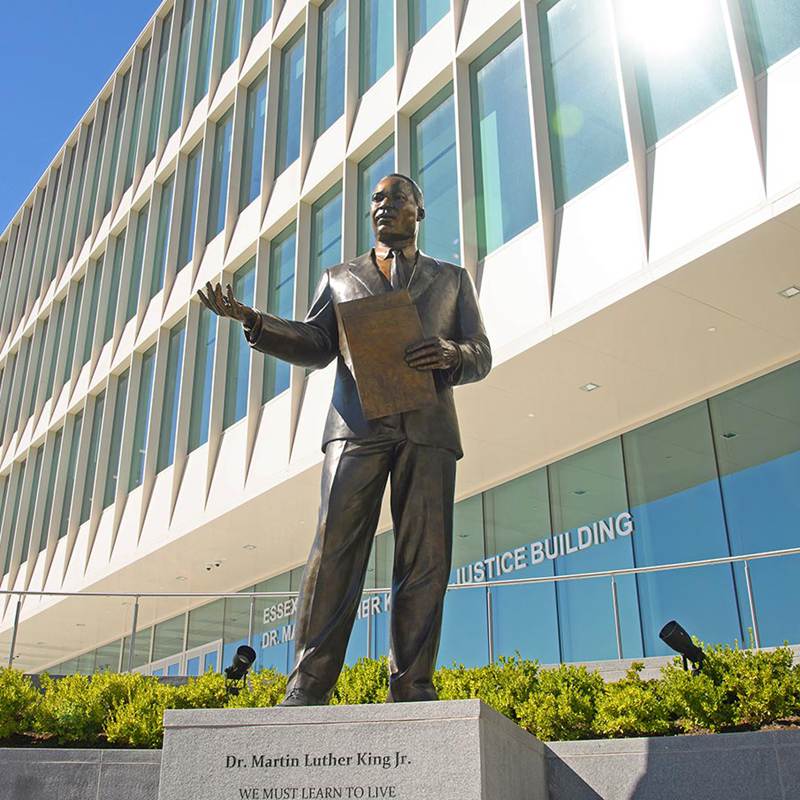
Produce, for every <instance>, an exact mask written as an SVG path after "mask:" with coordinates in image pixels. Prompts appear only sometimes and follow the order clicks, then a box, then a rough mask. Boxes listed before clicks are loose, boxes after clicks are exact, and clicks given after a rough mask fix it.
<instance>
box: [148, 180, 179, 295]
mask: <svg viewBox="0 0 800 800" xmlns="http://www.w3.org/2000/svg"><path fill="white" fill-rule="evenodd" d="M174 193H175V175H174V173H173V174H172V175H170V177H169V178H168V179H167V181H166V182H165V183H164V185H163V186H162V187H161V200H160V202H159V206H158V225H157V227H156V249H155V253H154V254H153V272H152V275H151V278H150V299H151V300H152V299H153V298H154V297H155V296H156V295H157V294H158V293H159V292H160V291H161V290H162V289H163V288H164V280H165V278H166V275H167V258H168V256H169V239H170V232H171V229H172V225H171V224H170V222H171V219H172V197H173V195H174Z"/></svg>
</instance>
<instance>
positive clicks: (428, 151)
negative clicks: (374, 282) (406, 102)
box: [411, 86, 461, 264]
mask: <svg viewBox="0 0 800 800" xmlns="http://www.w3.org/2000/svg"><path fill="white" fill-rule="evenodd" d="M411 165H412V166H411V174H412V177H413V178H414V180H415V181H417V183H419V185H420V187H421V188H422V191H423V193H424V195H425V219H424V221H423V222H422V224H421V225H420V227H419V247H420V249H421V250H424V251H425V252H426V253H428V254H429V255H432V256H433V257H434V258H440V259H442V260H443V261H450V262H452V263H454V264H458V263H459V261H460V260H461V253H460V251H461V234H460V226H459V222H458V182H457V181H456V180H454V176H455V175H457V174H458V164H457V159H456V119H455V106H454V104H453V90H452V87H450V86H448V87H447V88H446V89H444V90H443V91H442V92H440V93H439V94H437V95H436V96H435V97H434V98H433V99H432V100H431V101H430V102H429V103H427V104H426V105H424V106H423V107H422V108H421V109H420V110H419V111H418V112H417V113H416V114H414V116H413V117H411Z"/></svg>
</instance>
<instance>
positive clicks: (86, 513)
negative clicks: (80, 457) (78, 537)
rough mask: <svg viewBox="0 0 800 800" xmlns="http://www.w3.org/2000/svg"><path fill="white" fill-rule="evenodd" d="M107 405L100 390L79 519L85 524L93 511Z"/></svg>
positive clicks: (95, 405) (95, 403)
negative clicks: (101, 437)
mask: <svg viewBox="0 0 800 800" xmlns="http://www.w3.org/2000/svg"><path fill="white" fill-rule="evenodd" d="M105 405H106V393H105V392H100V394H99V395H97V397H96V398H95V401H94V410H93V411H92V432H91V434H90V435H89V452H88V455H87V457H86V462H87V463H86V475H85V478H84V482H83V501H82V502H81V515H80V519H79V520H78V522H79V524H81V525H83V523H84V522H86V520H88V519H89V517H90V516H91V513H92V495H93V494H94V479H95V476H96V474H97V451H98V449H99V447H100V432H101V426H102V424H103V410H104V409H105Z"/></svg>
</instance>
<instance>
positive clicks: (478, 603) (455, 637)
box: [438, 495, 489, 667]
mask: <svg viewBox="0 0 800 800" xmlns="http://www.w3.org/2000/svg"><path fill="white" fill-rule="evenodd" d="M485 556H486V551H485V547H484V541H483V507H482V504H481V496H480V495H476V496H474V497H470V498H468V499H466V500H462V501H460V502H458V503H456V505H455V508H454V509H453V564H458V565H460V564H470V563H473V562H475V561H482V560H483V559H484V558H485ZM454 578H455V570H453V572H452V573H451V575H450V581H452V580H454ZM442 620H443V621H442V638H441V644H440V646H439V656H438V665H439V666H444V665H447V666H450V665H451V664H452V663H453V661H456V662H457V663H459V664H464V666H467V667H474V666H478V665H479V664H486V663H487V662H488V660H489V648H488V641H489V637H488V623H487V618H486V589H465V590H463V591H459V592H448V593H447V596H446V597H445V601H444V615H443V618H442ZM467 631H469V635H465V634H466V632H467Z"/></svg>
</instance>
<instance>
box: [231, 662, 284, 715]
mask: <svg viewBox="0 0 800 800" xmlns="http://www.w3.org/2000/svg"><path fill="white" fill-rule="evenodd" d="M285 693H286V676H285V675H283V674H281V673H280V672H276V671H275V670H273V669H263V670H260V671H259V672H251V673H250V674H249V675H248V676H247V683H246V685H245V688H244V689H242V690H241V692H239V694H238V695H234V696H231V697H230V698H229V700H228V703H227V705H228V708H270V707H271V706H276V705H277V704H278V703H280V702H281V700H283V696H284V694H285Z"/></svg>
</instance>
